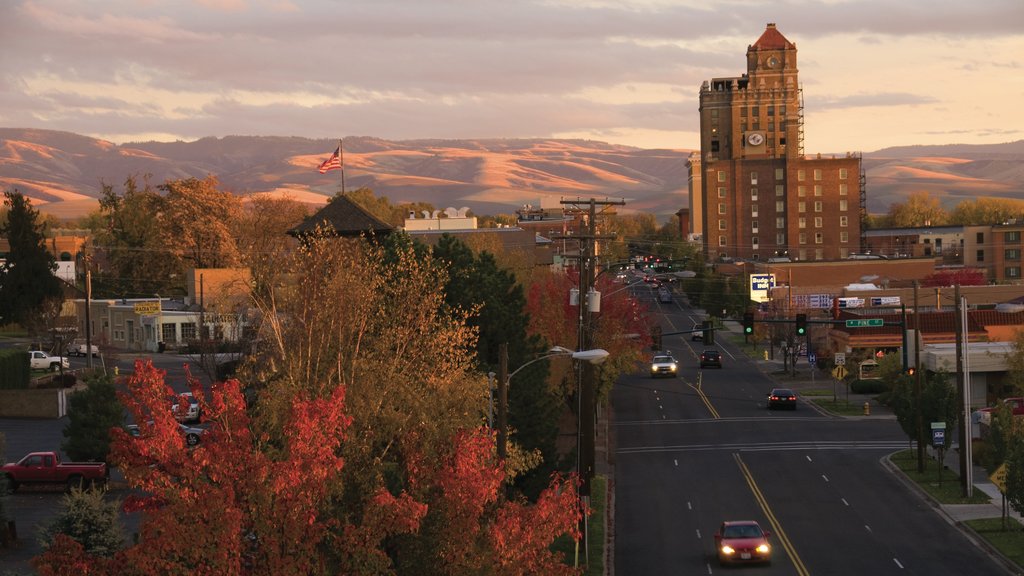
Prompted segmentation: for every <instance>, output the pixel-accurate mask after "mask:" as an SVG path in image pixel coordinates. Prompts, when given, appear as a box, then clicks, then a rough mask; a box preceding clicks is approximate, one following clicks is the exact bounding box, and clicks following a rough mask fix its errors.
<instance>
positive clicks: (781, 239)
mask: <svg viewBox="0 0 1024 576" xmlns="http://www.w3.org/2000/svg"><path fill="white" fill-rule="evenodd" d="M775 243H776V244H778V245H779V246H785V245H786V235H785V234H781V233H780V234H776V235H775Z"/></svg>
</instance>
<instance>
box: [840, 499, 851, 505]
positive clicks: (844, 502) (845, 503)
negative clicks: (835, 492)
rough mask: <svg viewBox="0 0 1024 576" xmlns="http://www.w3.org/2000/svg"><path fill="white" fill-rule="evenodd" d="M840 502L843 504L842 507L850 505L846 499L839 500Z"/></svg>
mask: <svg viewBox="0 0 1024 576" xmlns="http://www.w3.org/2000/svg"><path fill="white" fill-rule="evenodd" d="M840 500H842V501H843V504H844V505H846V506H849V505H850V503H849V502H847V501H846V498H840Z"/></svg>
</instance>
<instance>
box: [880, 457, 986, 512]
mask: <svg viewBox="0 0 1024 576" xmlns="http://www.w3.org/2000/svg"><path fill="white" fill-rule="evenodd" d="M889 460H890V461H891V462H892V463H893V464H895V465H896V466H897V467H898V468H899V469H900V470H901V471H902V472H903V474H904V475H906V477H907V478H909V479H911V480H913V481H914V482H915V483H916V484H917V485H918V486H920V487H921V489H922V490H924V491H925V492H927V493H928V494H929V495H930V496H931V497H932V498H935V500H937V501H938V502H940V503H942V504H987V503H989V502H991V501H992V499H991V498H989V497H988V495H987V494H985V493H984V492H982V491H981V490H974V491H973V495H972V496H971V497H970V498H964V497H963V495H962V492H961V490H960V476H959V474H958V473H957V471H956V470H941V476H940V466H939V463H938V462H936V461H935V460H932V459H931V458H928V457H926V458H925V460H924V472H923V473H922V472H918V471H917V451H916V450H903V451H901V452H897V453H896V454H893V455H892V456H891V457H890V458H889Z"/></svg>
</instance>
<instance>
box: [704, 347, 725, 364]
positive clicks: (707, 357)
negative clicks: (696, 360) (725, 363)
mask: <svg viewBox="0 0 1024 576" xmlns="http://www.w3.org/2000/svg"><path fill="white" fill-rule="evenodd" d="M708 366H714V367H715V368H721V367H722V354H721V353H720V352H719V351H718V350H705V351H703V352H701V353H700V367H701V368H706V367H708Z"/></svg>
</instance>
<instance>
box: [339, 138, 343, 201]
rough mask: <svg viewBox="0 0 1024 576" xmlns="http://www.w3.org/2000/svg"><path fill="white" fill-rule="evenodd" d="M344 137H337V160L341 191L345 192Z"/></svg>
mask: <svg viewBox="0 0 1024 576" xmlns="http://www.w3.org/2000/svg"><path fill="white" fill-rule="evenodd" d="M344 141H345V139H344V138H339V139H338V162H340V163H341V193H342V194H345V149H344V148H342V147H341V146H342V142H344Z"/></svg>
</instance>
